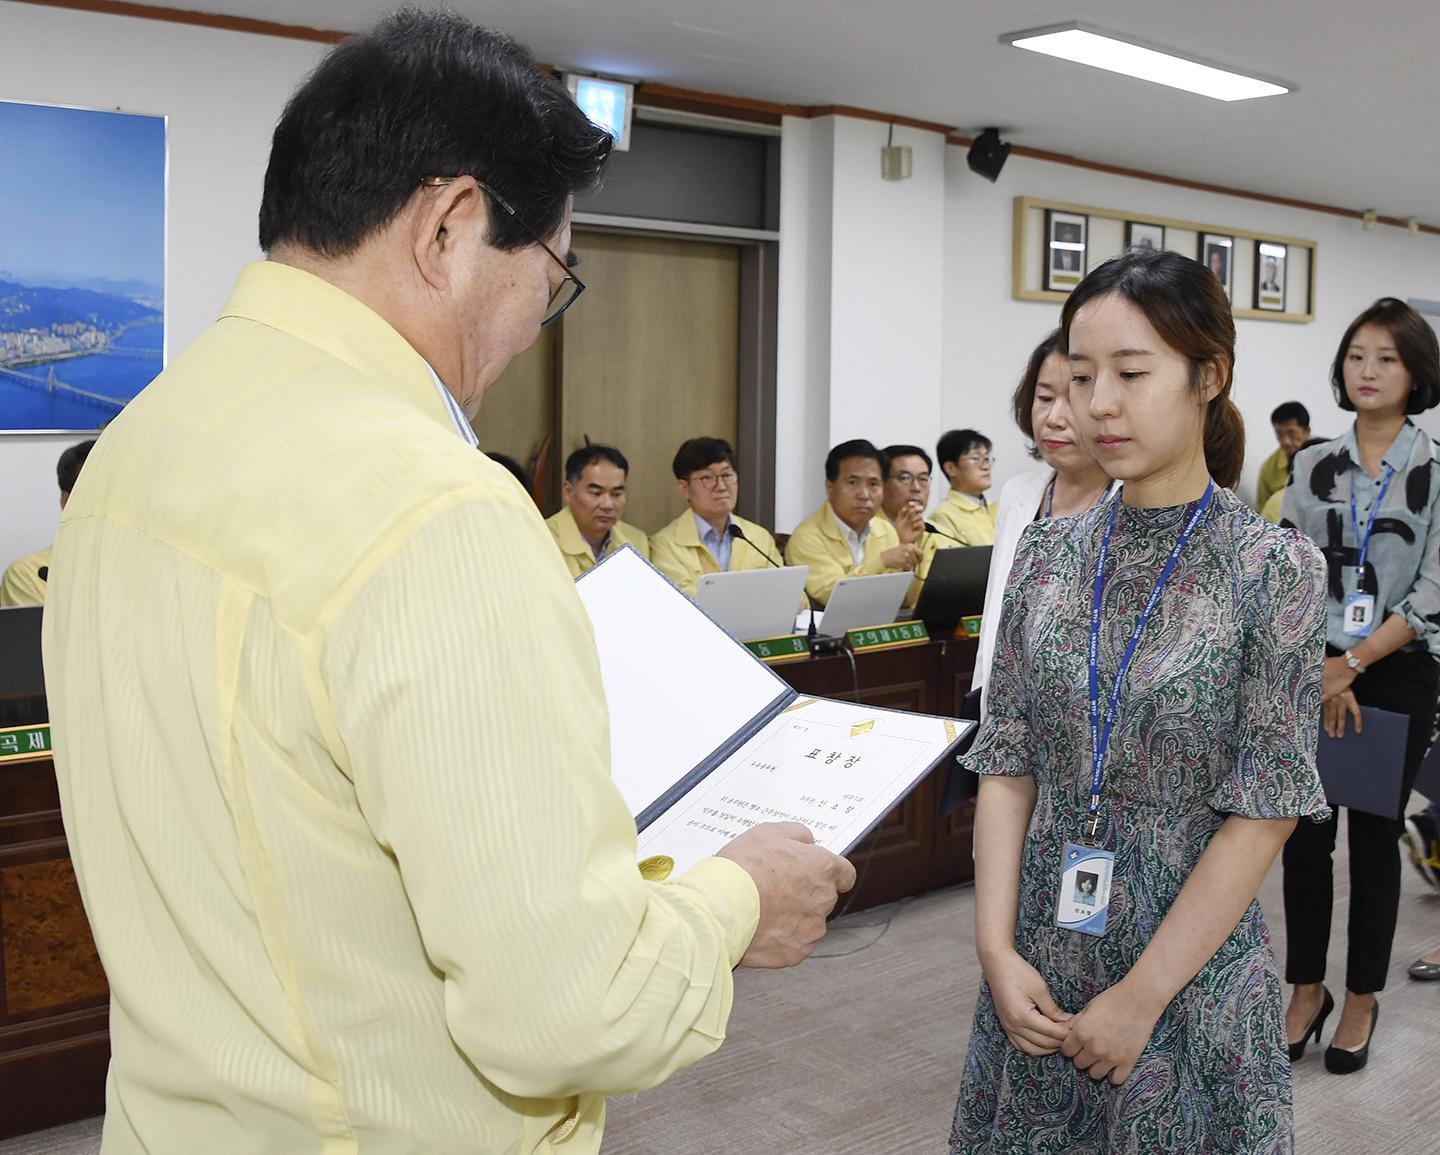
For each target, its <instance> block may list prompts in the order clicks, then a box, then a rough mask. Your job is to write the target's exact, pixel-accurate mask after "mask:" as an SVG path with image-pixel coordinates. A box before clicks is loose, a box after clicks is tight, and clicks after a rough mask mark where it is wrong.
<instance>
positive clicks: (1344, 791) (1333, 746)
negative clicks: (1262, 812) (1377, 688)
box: [1316, 706, 1410, 818]
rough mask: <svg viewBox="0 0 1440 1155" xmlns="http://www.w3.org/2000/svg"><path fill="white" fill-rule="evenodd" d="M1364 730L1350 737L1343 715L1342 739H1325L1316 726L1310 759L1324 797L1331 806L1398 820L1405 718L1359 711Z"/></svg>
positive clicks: (1351, 727)
mask: <svg viewBox="0 0 1440 1155" xmlns="http://www.w3.org/2000/svg"><path fill="white" fill-rule="evenodd" d="M1360 716H1361V717H1362V718H1363V719H1364V723H1365V729H1364V730H1363V731H1361V732H1360V733H1359V734H1357V733H1355V719H1353V718H1351V717H1350V716H1349V715H1348V714H1347V715H1346V716H1345V737H1343V738H1331V737H1329V736H1328V735H1327V734H1326V733H1325V727H1324V725H1323V723H1322V725H1321V727H1320V750H1319V755H1318V757H1317V759H1316V761H1317V763H1318V765H1319V769H1320V780H1321V781H1322V782H1323V783H1324V784H1325V797H1326V798H1327V799H1328V800H1329V802H1330V805H1331V806H1349V807H1351V808H1352V809H1354V810H1364V811H1365V812H1366V813H1367V814H1378V815H1380V816H1381V817H1382V818H1399V817H1400V807H1401V805H1402V803H1403V802H1404V799H1402V798H1401V797H1400V788H1401V786H1402V785H1403V780H1404V770H1405V736H1406V734H1407V732H1408V731H1409V728H1410V718H1409V716H1408V715H1406V714H1396V713H1394V712H1393V711H1391V710H1377V709H1374V708H1372V707H1370V706H1361V707H1360Z"/></svg>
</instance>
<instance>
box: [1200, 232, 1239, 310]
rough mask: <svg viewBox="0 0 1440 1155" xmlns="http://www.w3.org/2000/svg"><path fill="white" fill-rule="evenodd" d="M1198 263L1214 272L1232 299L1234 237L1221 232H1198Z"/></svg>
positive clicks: (1233, 297)
mask: <svg viewBox="0 0 1440 1155" xmlns="http://www.w3.org/2000/svg"><path fill="white" fill-rule="evenodd" d="M1199 260H1200V263H1201V264H1202V265H1204V266H1205V267H1206V268H1207V269H1209V270H1210V271H1211V272H1212V273H1214V274H1215V276H1216V277H1217V278H1219V281H1220V283H1221V284H1222V285H1224V286H1225V295H1226V296H1227V297H1229V298H1230V299H1231V300H1232V301H1233V300H1234V299H1235V296H1234V293H1233V291H1232V290H1233V284H1234V282H1233V279H1232V278H1233V277H1234V273H1235V238H1234V237H1227V236H1225V235H1224V234H1223V233H1201V234H1200V257H1199Z"/></svg>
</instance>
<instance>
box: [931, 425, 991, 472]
mask: <svg viewBox="0 0 1440 1155" xmlns="http://www.w3.org/2000/svg"><path fill="white" fill-rule="evenodd" d="M977 445H983V446H984V447H985V451H986V452H987V453H988V452H989V451H990V438H988V437H986V436H985V434H983V433H978V432H976V431H975V430H974V429H952V430H950V432H949V433H945V434H942V435H941V437H940V440H939V442H938V443H937V444H936V446H935V460H936V461H938V462H939V463H940V464H941V465H953V464H954V463H955V462H957V461H959V460H960V459H961V458H962V457H964V456H965V455H966V454H967V453H969V452H970V450H972V449H974V448H975V446H977Z"/></svg>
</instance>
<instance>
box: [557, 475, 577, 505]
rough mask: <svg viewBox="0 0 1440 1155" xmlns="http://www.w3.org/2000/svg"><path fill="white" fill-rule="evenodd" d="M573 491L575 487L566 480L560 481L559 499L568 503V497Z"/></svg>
mask: <svg viewBox="0 0 1440 1155" xmlns="http://www.w3.org/2000/svg"><path fill="white" fill-rule="evenodd" d="M574 492H575V487H574V486H573V485H571V484H570V482H569V481H568V480H567V481H562V482H561V483H560V500H561V501H563V502H564V503H565V504H566V505H569V504H570V497H571V495H572V494H573V493H574Z"/></svg>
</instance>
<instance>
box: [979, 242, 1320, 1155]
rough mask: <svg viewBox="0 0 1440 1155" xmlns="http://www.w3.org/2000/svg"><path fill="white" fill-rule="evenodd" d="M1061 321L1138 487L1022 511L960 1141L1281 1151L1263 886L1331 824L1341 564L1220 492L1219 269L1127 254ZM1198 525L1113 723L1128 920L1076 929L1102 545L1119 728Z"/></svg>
mask: <svg viewBox="0 0 1440 1155" xmlns="http://www.w3.org/2000/svg"><path fill="white" fill-rule="evenodd" d="M1061 329H1062V339H1063V340H1064V342H1065V345H1066V347H1067V349H1068V351H1069V356H1070V359H1071V364H1072V369H1073V380H1072V383H1071V397H1072V400H1073V405H1074V410H1075V417H1076V422H1077V425H1078V426H1079V429H1080V433H1081V436H1082V437H1083V438H1084V439H1085V440H1086V443H1087V444H1088V445H1089V447H1090V448H1091V451H1092V452H1093V453H1094V454H1095V456H1096V458H1097V459H1098V460H1099V461H1100V462H1101V464H1102V465H1104V467H1105V469H1106V471H1107V472H1108V473H1110V474H1111V475H1112V476H1114V477H1116V478H1118V479H1120V480H1121V481H1122V482H1123V483H1124V486H1123V489H1122V491H1121V493H1120V495H1119V496H1118V497H1116V498H1111V499H1109V500H1107V501H1106V502H1104V503H1102V504H1101V505H1100V506H1098V507H1097V508H1095V509H1093V510H1090V511H1088V512H1087V513H1083V514H1080V515H1077V516H1075V517H1070V518H1061V519H1054V520H1049V521H1038V522H1035V523H1033V524H1032V525H1030V526H1029V527H1027V529H1026V530H1025V534H1024V536H1023V537H1022V539H1021V543H1020V547H1019V550H1018V552H1017V555H1016V559H1015V564H1014V568H1013V569H1012V571H1011V574H1010V580H1009V584H1008V588H1007V590H1006V594H1005V605H1004V610H1003V612H1002V619H1001V625H1000V634H999V638H998V642H997V648H996V653H995V659H994V665H993V667H992V671H991V680H990V690H989V693H990V696H991V697H990V703H991V704H990V710H991V712H990V715H989V717H988V719H987V721H986V722H985V723H984V724H983V726H982V729H981V733H980V735H979V738H978V740H977V741H976V743H975V745H974V747H973V748H972V749H971V751H970V753H969V754H968V755H967V756H966V757H965V759H964V760H963V761H964V762H965V763H966V764H967V765H968V766H969V767H970V768H971V769H973V770H975V771H977V772H978V773H980V774H981V775H982V776H983V777H982V779H981V786H980V794H979V801H978V809H977V813H976V844H975V873H976V948H977V953H978V954H979V957H980V962H981V965H982V967H983V969H984V972H985V982H984V983H983V984H982V987H981V991H980V999H979V1003H978V1005H977V1007H976V1010H975V1022H974V1027H973V1030H972V1032H971V1037H970V1050H969V1055H968V1057H967V1059H966V1063H965V1070H964V1074H963V1079H962V1085H961V1089H960V1098H959V1102H958V1104H957V1106H956V1111H955V1123H954V1127H953V1129H952V1132H951V1150H952V1152H954V1153H955V1155H962V1153H963V1155H970V1153H978V1152H987V1153H994V1155H999V1153H1002V1152H1003V1153H1020V1152H1024V1153H1026V1155H1050V1153H1054V1155H1060V1153H1061V1152H1064V1153H1065V1155H1116V1153H1126V1155H1131V1153H1133V1155H1141V1153H1142V1152H1143V1153H1146V1155H1149V1153H1151V1152H1164V1153H1166V1155H1170V1153H1177V1152H1183V1153H1185V1155H1211V1153H1219V1152H1244V1153H1245V1155H1260V1153H1267V1155H1268V1153H1271V1152H1287V1153H1288V1152H1290V1151H1292V1150H1293V1127H1292V1121H1291V1092H1290V1065H1289V1056H1288V1053H1287V1049H1286V1039H1285V1027H1284V1019H1283V1014H1282V1009H1281V987H1280V981H1279V978H1278V975H1277V974H1276V969H1275V960H1274V957H1273V955H1272V953H1271V950H1270V939H1269V932H1268V930H1267V929H1266V925H1265V920H1264V918H1263V917H1262V915H1261V913H1260V908H1259V905H1258V904H1257V903H1256V902H1255V895H1256V893H1257V891H1258V890H1259V887H1260V883H1261V881H1262V880H1263V879H1264V877H1265V874H1266V871H1267V870H1268V869H1269V867H1270V865H1271V863H1272V862H1273V861H1274V859H1275V856H1276V854H1277V853H1278V852H1279V850H1280V848H1281V846H1282V845H1283V844H1284V842H1285V839H1286V838H1287V836H1288V835H1289V834H1290V832H1291V830H1292V829H1293V828H1294V826H1295V824H1296V821H1297V819H1299V818H1302V817H1306V816H1314V817H1319V816H1323V815H1325V814H1326V813H1327V810H1326V807H1325V799H1324V796H1323V793H1322V791H1321V787H1320V779H1319V776H1318V775H1317V773H1316V771H1315V763H1314V751H1315V745H1316V732H1317V723H1318V719H1319V714H1320V690H1321V679H1322V669H1323V660H1324V626H1325V589H1324V581H1325V571H1324V563H1323V561H1322V559H1321V557H1320V554H1319V552H1318V551H1317V550H1316V549H1315V547H1314V546H1313V545H1312V544H1311V543H1310V542H1309V541H1308V540H1306V539H1305V538H1304V537H1302V536H1301V535H1300V534H1297V533H1294V532H1292V531H1287V530H1282V529H1279V528H1278V527H1276V526H1272V525H1271V524H1270V523H1268V522H1266V521H1264V520H1263V519H1261V518H1260V517H1259V515H1258V514H1256V513H1254V512H1253V511H1252V510H1250V509H1249V508H1247V507H1246V506H1244V505H1243V504H1241V502H1240V501H1239V500H1237V499H1236V498H1235V496H1234V495H1233V494H1232V493H1230V492H1229V490H1228V489H1225V488H1220V487H1223V486H1229V485H1233V484H1234V483H1235V481H1236V480H1237V478H1238V477H1239V473H1240V461H1241V455H1242V453H1243V426H1242V425H1241V423H1240V418H1239V414H1238V413H1237V412H1236V411H1235V410H1234V407H1233V405H1232V403H1231V402H1230V400H1229V390H1230V383H1231V376H1232V369H1233V364H1234V342H1235V329H1234V323H1233V321H1232V319H1231V312H1230V303H1229V301H1228V300H1227V299H1226V297H1225V294H1224V292H1223V289H1222V287H1221V286H1220V284H1219V282H1218V281H1216V280H1215V279H1214V278H1213V277H1212V276H1211V275H1210V274H1209V273H1208V271H1207V270H1206V269H1205V268H1204V267H1203V266H1201V265H1199V264H1196V263H1195V262H1193V261H1190V260H1188V259H1186V258H1184V257H1181V256H1179V255H1177V254H1175V253H1168V252H1154V251H1151V252H1143V251H1137V252H1132V253H1127V254H1125V255H1124V256H1122V257H1119V258H1117V259H1116V260H1114V261H1110V262H1107V263H1106V264H1104V265H1102V266H1101V267H1100V268H1098V269H1096V270H1095V271H1094V272H1093V273H1091V274H1090V275H1089V276H1088V277H1087V278H1086V279H1085V280H1084V281H1083V282H1082V283H1081V284H1080V285H1079V286H1078V287H1077V288H1076V289H1075V290H1074V292H1073V293H1071V295H1070V297H1069V299H1068V301H1067V303H1066V305H1065V308H1064V312H1063V314H1062V321H1061ZM1212 476H1213V479H1214V482H1213V484H1214V486H1215V487H1214V488H1213V489H1212V488H1211V485H1212V482H1211V478H1212ZM1112 515H1113V517H1112ZM1192 522H1193V524H1191V523H1192ZM1187 525H1191V528H1192V529H1193V533H1192V534H1191V536H1189V538H1188V541H1187V542H1186V543H1185V544H1184V548H1183V549H1182V550H1181V551H1180V553H1179V556H1178V561H1177V562H1176V564H1175V566H1174V570H1173V573H1172V574H1171V576H1170V578H1169V580H1168V582H1166V583H1164V584H1163V586H1162V588H1161V590H1160V593H1159V596H1158V599H1157V600H1155V603H1154V607H1153V612H1152V613H1151V615H1150V616H1149V619H1148V624H1147V625H1145V627H1144V629H1143V632H1142V633H1141V635H1140V637H1139V640H1138V645H1137V647H1136V649H1135V651H1134V655H1133V661H1132V662H1131V663H1130V664H1129V666H1128V670H1127V672H1126V673H1125V675H1124V677H1123V679H1122V680H1121V682H1120V684H1119V688H1118V693H1117V697H1116V699H1115V706H1114V711H1113V715H1111V720H1112V722H1113V730H1112V732H1111V735H1110V742H1109V745H1108V756H1107V757H1106V759H1105V761H1104V763H1103V779H1102V784H1101V790H1100V794H1101V797H1100V802H1099V809H1098V817H1099V823H1098V834H1097V841H1098V843H1099V845H1100V846H1101V847H1103V848H1104V849H1105V850H1108V851H1110V852H1112V853H1113V854H1114V868H1113V869H1114V874H1113V880H1112V882H1111V885H1110V893H1109V903H1108V928H1107V929H1106V931H1105V933H1104V934H1103V935H1102V936H1099V937H1096V936H1092V935H1090V934H1085V933H1080V932H1077V931H1072V930H1065V929H1061V928H1060V927H1059V926H1058V925H1057V918H1056V915H1057V902H1058V900H1059V899H1060V897H1061V895H1060V893H1059V892H1060V883H1061V869H1062V868H1061V856H1062V851H1063V848H1064V847H1065V844H1066V843H1067V842H1076V843H1078V842H1080V841H1081V838H1082V835H1083V834H1084V833H1085V827H1086V826H1087V822H1086V819H1087V816H1088V814H1089V811H1090V798H1091V750H1092V743H1091V737H1090V728H1091V724H1092V723H1091V702H1090V690H1089V686H1090V669H1089V650H1090V644H1091V609H1092V604H1093V594H1092V590H1093V589H1094V588H1095V582H1096V569H1097V564H1098V562H1099V556H1100V550H1101V545H1102V541H1104V540H1105V539H1106V537H1107V535H1108V548H1107V557H1106V562H1105V568H1104V573H1103V586H1102V587H1101V594H1100V598H1099V603H1100V604H1099V610H1100V613H1099V622H1100V627H1099V631H1098V646H1097V663H1096V665H1097V670H1096V673H1097V680H1098V684H1099V686H1101V687H1103V690H1104V692H1103V693H1102V694H1101V696H1100V700H1099V707H1100V721H1101V723H1102V725H1103V723H1104V721H1105V717H1106V714H1105V711H1106V708H1107V706H1108V704H1109V702H1110V691H1111V685H1112V681H1113V680H1114V679H1115V678H1116V674H1117V671H1118V669H1119V667H1120V665H1121V662H1122V655H1123V654H1124V653H1125V651H1126V648H1127V646H1128V644H1129V643H1130V640H1131V637H1132V633H1133V631H1135V629H1136V626H1137V623H1138V622H1139V621H1140V619H1141V617H1142V611H1143V609H1144V607H1145V605H1146V603H1147V600H1148V599H1150V598H1151V596H1152V591H1154V590H1155V588H1156V586H1157V581H1158V579H1160V577H1161V576H1162V570H1163V568H1164V567H1165V564H1166V562H1167V559H1169V558H1170V557H1171V556H1172V551H1173V550H1174V549H1175V548H1176V546H1177V543H1179V542H1180V540H1181V536H1182V531H1183V529H1184V528H1185V527H1186V526H1187ZM1107 527H1108V529H1107ZM1101 748H1102V750H1103V749H1105V746H1104V744H1103V743H1102V744H1101ZM1100 890H1101V892H1102V895H1103V891H1104V886H1103V884H1102V886H1101V888H1100Z"/></svg>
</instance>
